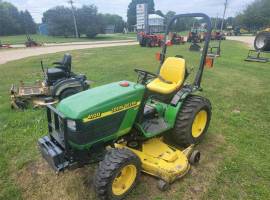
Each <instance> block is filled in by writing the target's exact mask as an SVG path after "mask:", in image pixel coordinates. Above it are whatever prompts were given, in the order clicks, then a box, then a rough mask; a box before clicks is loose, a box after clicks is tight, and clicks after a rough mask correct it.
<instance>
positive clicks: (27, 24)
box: [20, 10, 36, 34]
mask: <svg viewBox="0 0 270 200" xmlns="http://www.w3.org/2000/svg"><path fill="white" fill-rule="evenodd" d="M20 16H21V17H20V20H21V24H22V28H23V30H24V32H25V33H26V34H34V33H36V24H35V22H34V20H33V18H32V16H31V14H30V13H29V12H28V11H27V10H26V11H21V12H20Z"/></svg>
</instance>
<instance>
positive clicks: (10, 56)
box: [0, 40, 138, 64]
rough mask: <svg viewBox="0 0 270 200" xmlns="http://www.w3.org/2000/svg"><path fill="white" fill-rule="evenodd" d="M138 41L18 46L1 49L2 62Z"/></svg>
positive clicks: (0, 61)
mask: <svg viewBox="0 0 270 200" xmlns="http://www.w3.org/2000/svg"><path fill="white" fill-rule="evenodd" d="M136 44H138V42H135V41H134V40H119V41H103V42H102V41H100V42H75V43H62V44H54V45H53V44H48V45H46V46H42V47H32V48H18V49H14V50H12V49H8V50H1V51H0V64H4V63H7V62H10V61H13V60H19V59H22V58H27V57H30V56H38V55H43V54H50V53H56V52H62V51H70V50H77V49H91V48H99V47H113V46H125V45H136Z"/></svg>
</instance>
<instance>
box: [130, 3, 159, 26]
mask: <svg viewBox="0 0 270 200" xmlns="http://www.w3.org/2000/svg"><path fill="white" fill-rule="evenodd" d="M143 3H146V4H148V13H149V14H153V13H155V3H154V0H132V1H131V2H130V4H129V5H128V10H127V23H128V25H129V27H131V26H133V25H135V24H136V23H137V22H136V20H137V19H136V6H137V4H143Z"/></svg>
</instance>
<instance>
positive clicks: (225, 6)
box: [218, 0, 228, 55]
mask: <svg viewBox="0 0 270 200" xmlns="http://www.w3.org/2000/svg"><path fill="white" fill-rule="evenodd" d="M227 7H228V0H225V4H224V12H223V18H222V23H221V28H220V34H223V26H224V21H225V15H226V11H227ZM220 48H221V37H220V39H219V45H218V55H220Z"/></svg>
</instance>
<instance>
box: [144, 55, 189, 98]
mask: <svg viewBox="0 0 270 200" xmlns="http://www.w3.org/2000/svg"><path fill="white" fill-rule="evenodd" d="M185 63H186V62H185V59H183V58H177V57H169V58H167V59H166V60H165V62H164V63H163V65H162V66H161V69H160V73H159V75H160V76H161V77H162V78H156V79H154V80H153V81H151V82H150V83H149V84H148V85H147V88H148V89H149V90H150V91H152V92H156V93H159V94H171V93H173V92H174V91H176V90H178V89H179V88H180V87H181V86H182V84H183V82H184V80H185V71H186V69H185V65H186V64H185ZM162 79H164V80H166V81H164V80H162Z"/></svg>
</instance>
